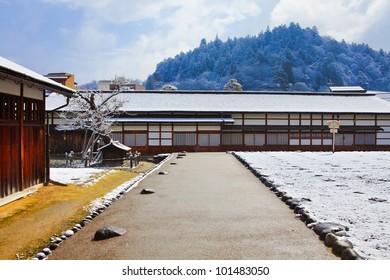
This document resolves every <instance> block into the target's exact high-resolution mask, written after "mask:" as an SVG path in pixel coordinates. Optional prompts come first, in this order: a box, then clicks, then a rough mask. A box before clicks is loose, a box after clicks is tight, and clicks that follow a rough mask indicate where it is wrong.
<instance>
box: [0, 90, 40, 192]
mask: <svg viewBox="0 0 390 280" xmlns="http://www.w3.org/2000/svg"><path fill="white" fill-rule="evenodd" d="M20 87H23V85H22V84H21V85H20ZM21 92H22V90H21ZM42 94H43V93H42ZM44 107H45V103H44V101H43V100H35V99H31V98H23V95H22V94H21V96H16V95H9V94H4V93H0V111H1V112H2V113H1V115H0V198H5V197H7V196H10V195H13V194H16V193H18V192H21V191H24V190H26V189H28V188H30V187H32V186H35V185H38V184H41V183H43V182H44V176H45V139H44V128H45V124H44Z"/></svg>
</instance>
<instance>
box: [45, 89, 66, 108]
mask: <svg viewBox="0 0 390 280" xmlns="http://www.w3.org/2000/svg"><path fill="white" fill-rule="evenodd" d="M65 104H66V97H65V96H63V95H62V94H58V93H55V92H53V93H51V94H49V95H48V96H46V104H45V105H46V111H52V110H54V109H56V108H58V107H61V106H63V105H65Z"/></svg>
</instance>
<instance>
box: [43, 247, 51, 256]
mask: <svg viewBox="0 0 390 280" xmlns="http://www.w3.org/2000/svg"><path fill="white" fill-rule="evenodd" d="M42 253H44V254H45V255H46V256H47V255H50V254H51V250H50V249H49V248H43V249H42Z"/></svg>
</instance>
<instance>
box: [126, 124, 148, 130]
mask: <svg viewBox="0 0 390 280" xmlns="http://www.w3.org/2000/svg"><path fill="white" fill-rule="evenodd" d="M124 130H126V131H135V130H140V131H146V130H148V126H147V125H125V127H124Z"/></svg>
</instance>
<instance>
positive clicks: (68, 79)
mask: <svg viewBox="0 0 390 280" xmlns="http://www.w3.org/2000/svg"><path fill="white" fill-rule="evenodd" d="M45 77H46V78H49V79H51V80H53V81H56V82H57V83H60V84H62V85H64V86H66V87H68V88H71V89H77V83H76V82H75V79H74V75H73V74H69V73H49V74H47V75H45Z"/></svg>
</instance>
